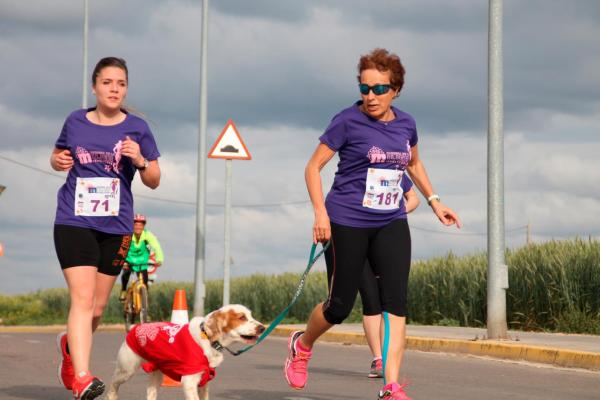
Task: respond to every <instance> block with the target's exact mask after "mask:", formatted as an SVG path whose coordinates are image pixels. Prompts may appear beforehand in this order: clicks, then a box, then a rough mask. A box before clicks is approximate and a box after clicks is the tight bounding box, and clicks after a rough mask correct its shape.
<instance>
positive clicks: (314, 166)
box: [304, 143, 335, 243]
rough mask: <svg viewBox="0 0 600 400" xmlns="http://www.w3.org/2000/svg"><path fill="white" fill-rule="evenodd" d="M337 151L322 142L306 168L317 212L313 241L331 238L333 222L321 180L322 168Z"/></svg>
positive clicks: (308, 185)
mask: <svg viewBox="0 0 600 400" xmlns="http://www.w3.org/2000/svg"><path fill="white" fill-rule="evenodd" d="M334 154H335V151H333V150H331V149H330V148H329V147H328V146H327V145H325V144H323V143H320V144H319V145H318V146H317V148H316V150H315V152H314V153H313V155H312V157H311V158H310V160H308V163H307V164H306V168H305V169H304V178H305V180H306V188H307V189H308V195H309V196H310V201H311V202H312V205H313V210H314V212H315V222H314V225H313V243H317V242H326V241H328V240H329V239H330V238H331V224H330V222H329V216H328V215H327V210H326V209H325V199H324V197H323V187H322V182H321V174H320V172H321V169H323V167H324V166H325V165H326V164H327V163H328V162H329V160H331V157H333V155H334Z"/></svg>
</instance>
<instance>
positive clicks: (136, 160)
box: [121, 136, 160, 189]
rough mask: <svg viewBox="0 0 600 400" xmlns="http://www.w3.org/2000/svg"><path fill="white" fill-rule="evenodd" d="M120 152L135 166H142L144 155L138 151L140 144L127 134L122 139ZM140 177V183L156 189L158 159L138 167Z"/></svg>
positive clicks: (158, 181)
mask: <svg viewBox="0 0 600 400" xmlns="http://www.w3.org/2000/svg"><path fill="white" fill-rule="evenodd" d="M121 151H122V154H123V155H124V156H127V157H129V158H130V159H131V162H132V163H133V165H134V166H135V167H137V168H141V167H143V166H144V156H143V155H142V153H141V152H140V145H139V144H138V143H137V142H135V141H134V140H131V138H129V136H128V137H127V138H126V139H125V140H124V141H123V147H122V149H121ZM139 171H140V178H142V183H143V184H144V185H146V186H148V187H149V188H150V189H156V188H157V187H158V185H159V184H160V167H159V165H158V160H152V161H149V162H148V166H147V167H146V168H144V169H140V170H139Z"/></svg>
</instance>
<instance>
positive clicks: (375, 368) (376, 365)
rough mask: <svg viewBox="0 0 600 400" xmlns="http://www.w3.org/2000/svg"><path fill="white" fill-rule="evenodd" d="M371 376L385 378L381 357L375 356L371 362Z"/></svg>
mask: <svg viewBox="0 0 600 400" xmlns="http://www.w3.org/2000/svg"><path fill="white" fill-rule="evenodd" d="M367 376H368V377H369V378H383V362H382V361H381V358H374V359H373V361H372V362H371V370H370V371H369V375H367Z"/></svg>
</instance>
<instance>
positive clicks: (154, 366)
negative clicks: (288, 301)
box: [106, 304, 265, 400]
mask: <svg viewBox="0 0 600 400" xmlns="http://www.w3.org/2000/svg"><path fill="white" fill-rule="evenodd" d="M264 331H265V326H264V325H263V324H261V323H260V322H258V321H256V320H255V319H254V318H252V313H251V312H250V310H248V308H246V307H244V306H242V305H240V304H232V305H228V306H224V307H221V308H220V309H218V310H215V311H213V312H211V313H209V314H208V315H206V317H194V318H192V319H191V320H190V322H189V323H188V324H185V325H177V324H172V323H167V322H157V323H149V324H141V325H136V326H134V328H133V329H132V330H131V331H130V332H129V333H128V334H127V337H126V339H125V341H124V342H123V344H122V345H121V348H120V349H119V353H118V354H117V366H116V368H115V371H114V373H113V377H112V382H111V384H110V387H109V391H108V393H107V395H106V399H107V400H117V398H118V396H117V392H118V390H119V387H120V386H121V385H122V384H123V383H125V382H126V381H127V380H129V378H131V376H133V374H134V373H135V372H136V371H137V369H138V368H139V367H140V366H142V368H143V369H144V370H145V371H146V372H149V373H150V381H149V384H148V387H147V390H146V399H147V400H156V398H157V395H158V388H159V387H160V385H161V383H162V379H163V373H164V374H165V375H168V376H169V377H171V378H172V379H174V380H176V381H179V380H181V386H182V388H183V393H184V395H185V399H186V400H200V399H202V400H208V381H210V380H211V379H212V378H213V377H214V375H215V368H216V367H217V366H219V365H220V364H221V363H222V362H223V353H221V351H222V349H223V347H226V346H228V345H230V344H231V343H234V342H241V343H246V344H252V343H256V341H257V340H258V337H259V335H260V334H261V333H263V332H264Z"/></svg>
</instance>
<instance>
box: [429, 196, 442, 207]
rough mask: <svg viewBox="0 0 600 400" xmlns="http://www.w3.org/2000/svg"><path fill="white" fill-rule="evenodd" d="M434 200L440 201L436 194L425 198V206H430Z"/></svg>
mask: <svg viewBox="0 0 600 400" xmlns="http://www.w3.org/2000/svg"><path fill="white" fill-rule="evenodd" d="M434 200H437V201H440V196H438V195H437V194H432V195H431V196H429V197H428V198H427V204H428V205H431V202H432V201H434Z"/></svg>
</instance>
